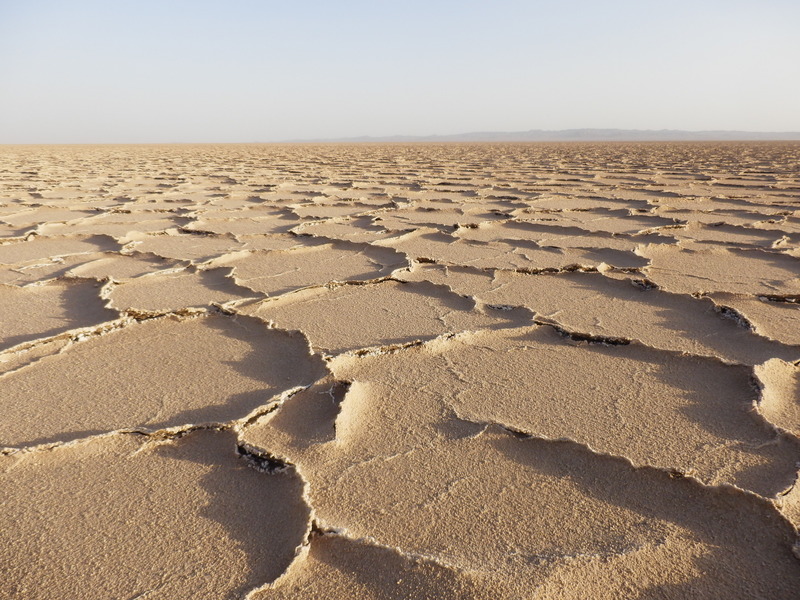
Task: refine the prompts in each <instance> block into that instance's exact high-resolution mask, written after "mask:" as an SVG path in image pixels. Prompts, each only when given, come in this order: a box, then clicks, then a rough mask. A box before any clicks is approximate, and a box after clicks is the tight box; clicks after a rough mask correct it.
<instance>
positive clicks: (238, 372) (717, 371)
mask: <svg viewBox="0 0 800 600" xmlns="http://www.w3.org/2000/svg"><path fill="white" fill-rule="evenodd" d="M799 301H800V144H798V143H776V144H762V143H752V144H750V143H748V144H701V143H698V144H563V145H559V144H550V145H547V144H507V145H503V144H487V145H479V144H476V145H469V144H463V145H459V144H452V145H433V144H431V145H358V146H344V145H329V146H304V145H298V146H260V145H244V146H235V145H231V146H224V145H221V146H127V147H126V146H95V147H89V146H72V147H69V146H63V147H32V146H31V147H10V146H6V147H2V148H0V447H2V448H3V450H2V453H0V536H1V537H2V545H1V546H0V598H3V599H4V600H5V599H12V598H13V599H20V600H23V599H24V600H31V599H53V600H64V599H75V600H79V599H89V598H91V599H98V600H100V599H102V600H107V599H111V598H115V599H130V600H133V599H134V598H136V599H144V598H147V599H148V600H153V599H156V598H165V599H172V598H175V599H186V598H209V599H211V598H213V599H228V598H230V599H236V598H245V597H246V598H248V599H250V600H268V599H272V598H298V599H301V598H326V599H329V598H342V599H360V598H365V599H366V598H375V599H397V600H400V599H407V598H446V599H450V598H483V599H487V600H489V599H497V598H520V599H527V598H538V599H546V600H551V599H573V600H578V599H586V598H592V599H604V598H607V599H618V598H641V599H655V598H720V599H722V598H725V599H729V598H770V599H772V600H777V599H790V598H794V599H796V598H797V597H798V593H799V592H798V591H799V590H800V559H799V557H800V547H798V545H797V540H798V538H797V527H798V525H800V485H796V477H797V471H798V462H799V461H800V442H799V441H798V436H799V435H800V367H799V366H798V361H800V304H799V303H798V302H799Z"/></svg>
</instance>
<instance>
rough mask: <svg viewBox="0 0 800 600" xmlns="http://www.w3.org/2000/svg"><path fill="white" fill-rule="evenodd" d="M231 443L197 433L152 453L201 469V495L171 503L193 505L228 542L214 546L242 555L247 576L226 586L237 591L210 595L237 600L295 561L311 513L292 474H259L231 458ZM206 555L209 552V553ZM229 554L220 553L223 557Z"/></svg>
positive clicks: (228, 436)
mask: <svg viewBox="0 0 800 600" xmlns="http://www.w3.org/2000/svg"><path fill="white" fill-rule="evenodd" d="M236 443H237V440H236V436H235V434H234V433H232V432H230V431H212V430H201V431H194V432H190V433H189V434H187V435H185V436H184V437H182V438H180V439H178V440H176V441H175V442H173V443H168V444H163V445H159V446H157V447H155V450H154V453H155V454H157V455H158V456H160V457H163V458H166V459H171V460H175V461H189V462H192V463H198V464H200V465H202V470H203V472H204V474H203V475H202V477H201V478H200V479H199V480H198V481H197V487H198V488H199V489H201V490H202V494H197V493H192V491H191V490H187V494H186V496H185V497H184V498H182V499H176V500H178V501H181V502H188V503H197V504H196V505H195V506H190V507H188V508H189V509H193V510H197V511H198V512H199V514H200V515H201V516H202V517H203V518H205V519H208V520H210V521H213V522H216V523H219V524H221V525H222V526H223V528H224V530H225V533H226V537H227V539H215V540H214V541H213V544H219V545H220V546H225V545H228V544H232V545H233V546H234V547H235V551H236V553H237V554H239V555H243V559H244V562H245V563H246V565H247V569H246V572H242V571H241V570H239V569H237V572H236V573H235V574H229V575H228V577H229V578H230V580H231V581H237V580H238V581H237V585H236V587H231V588H228V589H227V590H225V593H224V594H223V595H217V594H218V593H219V592H220V591H222V590H220V589H218V590H211V591H214V592H215V594H214V597H216V598H230V599H234V598H241V597H242V596H243V595H244V594H245V593H247V592H248V591H249V590H252V589H253V588H256V587H259V586H262V585H264V584H265V583H269V582H271V581H274V580H275V579H277V578H278V577H279V576H280V575H281V574H283V573H284V572H285V571H286V569H288V567H289V565H290V564H291V563H292V562H293V560H294V559H295V553H296V550H297V548H298V547H299V546H300V545H301V544H302V543H303V541H304V539H305V537H306V533H307V531H308V527H309V526H310V525H309V523H310V518H311V516H310V507H309V506H308V505H307V504H306V502H305V500H304V499H303V493H304V485H305V484H304V482H303V480H302V478H301V477H300V476H299V475H298V474H297V472H296V471H295V470H294V468H292V467H287V468H286V469H285V470H284V471H282V472H275V473H264V472H259V471H257V470H256V469H255V468H253V467H252V466H250V465H248V464H247V460H246V459H245V458H244V457H237V456H236V454H235V450H236ZM154 508H156V507H154ZM206 551H207V552H214V550H213V547H212V548H209V549H207V550H206ZM230 552H231V549H230V548H226V549H225V553H226V554H228V553H230ZM221 554H222V553H221ZM240 561H241V559H240ZM222 583H226V584H227V583H229V582H228V581H223V582H222Z"/></svg>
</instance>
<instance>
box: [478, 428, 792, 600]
mask: <svg viewBox="0 0 800 600" xmlns="http://www.w3.org/2000/svg"><path fill="white" fill-rule="evenodd" d="M490 443H491V444H492V446H493V447H494V448H495V449H496V450H498V451H499V452H501V453H502V454H503V455H504V457H506V458H507V459H509V460H512V461H514V462H515V463H516V464H518V465H519V467H520V468H521V469H522V470H523V471H524V470H532V471H534V472H538V473H543V474H546V475H550V476H555V477H558V478H562V479H564V480H569V481H570V482H571V483H572V484H574V485H576V486H578V488H579V489H580V490H581V492H583V493H584V494H586V495H587V496H588V497H591V498H594V499H597V500H600V501H602V502H604V503H607V504H609V505H613V506H618V507H621V508H623V509H626V510H630V511H634V512H635V513H638V514H640V515H642V516H643V517H644V518H645V519H646V520H647V521H666V522H669V523H672V524H674V525H677V526H678V527H679V528H680V529H679V530H678V532H679V537H678V539H677V540H675V542H674V544H669V545H668V548H669V550H668V552H679V553H685V552H687V551H692V552H693V553H694V554H695V555H694V557H693V559H692V561H693V563H694V569H693V571H694V572H689V573H687V572H684V573H682V574H681V576H682V578H683V579H684V581H682V582H681V583H677V584H664V585H662V584H659V585H652V586H648V587H647V589H646V590H645V591H644V592H643V593H642V594H641V595H640V596H639V597H641V598H647V599H655V598H676V597H684V598H689V597H692V598H700V597H702V598H710V597H714V598H726V597H728V598H732V597H770V598H786V599H787V600H788V599H789V598H792V597H794V596H795V594H796V591H797V589H798V586H800V569H798V566H797V559H796V557H795V556H794V555H793V554H792V545H793V544H794V542H795V540H796V536H795V532H794V530H793V528H792V526H791V525H790V524H789V523H788V522H787V521H785V520H784V519H783V518H782V517H781V516H780V515H779V513H778V511H777V510H776V509H775V508H774V507H773V506H772V505H770V504H769V503H768V502H767V501H763V500H760V499H758V498H755V497H753V496H749V495H746V494H744V493H742V492H739V491H737V490H734V489H731V488H708V487H705V486H702V485H701V484H699V483H697V482H696V481H693V480H691V479H688V478H683V477H677V476H673V475H671V474H670V473H668V472H665V471H661V470H657V469H653V468H650V467H643V468H635V467H632V466H631V465H630V464H629V463H627V461H625V460H624V459H618V458H613V457H608V456H600V455H597V454H594V453H592V452H591V451H590V450H588V449H587V448H585V447H583V446H581V445H579V444H575V443H574V442H567V441H549V440H542V439H536V438H526V437H524V436H516V435H511V434H509V435H505V436H498V437H495V439H493V440H492V441H491V442H490ZM645 526H648V525H647V524H646V522H645ZM673 535H674V534H673ZM698 543H699V544H701V545H702V550H701V551H699V552H698V551H697V549H696V548H695V547H694V546H696V544H698ZM676 545H677V548H676ZM681 547H683V550H681V549H680V548H681ZM678 558H679V557H678V556H677V555H676V556H675V559H676V561H677V560H678ZM683 558H685V557H681V560H683ZM645 560H646V559H645ZM663 560H664V557H663V556H662V557H661V558H660V559H659V562H662V567H661V568H662V570H664V569H671V566H670V564H669V563H666V564H663ZM636 562H637V561H635V560H634V561H633V562H631V563H630V564H629V565H628V566H627V567H626V565H625V564H622V565H618V567H621V570H620V571H617V572H614V571H613V567H612V566H611V565H609V567H608V568H607V569H604V570H603V573H604V575H603V581H602V582H601V581H598V580H595V581H592V580H591V577H586V576H584V575H581V574H580V570H579V569H578V570H576V571H575V572H574V573H573V576H574V577H575V578H576V583H581V584H582V585H592V584H594V585H603V586H605V585H607V584H608V583H609V581H613V580H614V579H617V580H618V581H622V582H624V581H625V580H626V579H627V578H630V577H634V578H635V577H637V575H636V573H635V571H634V572H633V573H631V572H630V570H631V569H634V570H635V568H636V566H635V565H636ZM642 576H643V577H644V574H642ZM578 580H580V581H578ZM562 584H563V580H562ZM589 589H591V588H589ZM598 589H599V588H598Z"/></svg>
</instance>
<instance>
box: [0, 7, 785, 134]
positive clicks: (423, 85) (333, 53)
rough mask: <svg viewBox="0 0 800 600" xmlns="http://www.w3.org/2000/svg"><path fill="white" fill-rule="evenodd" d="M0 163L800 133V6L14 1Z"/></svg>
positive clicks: (0, 81) (6, 36) (6, 17)
mask: <svg viewBox="0 0 800 600" xmlns="http://www.w3.org/2000/svg"><path fill="white" fill-rule="evenodd" d="M0 86H1V89H2V92H0V143H137V142H152V143H156V142H259V141H261V142H269V141H279V140H286V139H309V138H335V137H351V136H361V135H371V136H382V135H394V134H399V135H431V134H451V133H463V132H471V131H525V130H529V129H574V128H621V129H688V130H712V129H735V130H746V131H800V0H760V1H756V0H752V1H742V0H695V1H685V0H673V1H672V2H668V3H667V2H656V1H647V0H638V1H634V0H616V1H615V0H608V1H605V2H599V1H596V0H595V1H592V0H562V1H560V2H544V1H539V0H528V1H522V0H494V1H493V2H488V1H485V2H477V1H471V0H461V1H455V0H452V1H451V0H427V1H418V0H407V1H405V2H383V1H380V0H372V1H365V0H364V1H362V0H343V1H338V2H337V1H333V0H331V1H328V2H324V1H321V0H295V1H293V2H292V1H283V2H277V1H274V0H227V1H225V2H223V1H220V0H218V1H214V2H212V1H210V0H159V1H155V0H138V1H135V2H134V1H130V2H113V1H109V0H102V1H101V0H71V1H68V2H67V1H63V0H62V1H56V0H0Z"/></svg>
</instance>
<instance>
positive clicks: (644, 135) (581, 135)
mask: <svg viewBox="0 0 800 600" xmlns="http://www.w3.org/2000/svg"><path fill="white" fill-rule="evenodd" d="M773 140H774V141H784V140H797V141H800V132H797V131H790V132H786V131H784V132H766V131H682V130H679V129H559V130H546V129H531V130H530V131H475V132H472V133H457V134H453V135H425V136H413V135H394V136H384V137H370V136H362V137H352V138H335V139H313V140H287V141H288V142H295V143H298V142H309V143H310V142H347V143H359V142H673V141H674V142H684V141H773Z"/></svg>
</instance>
